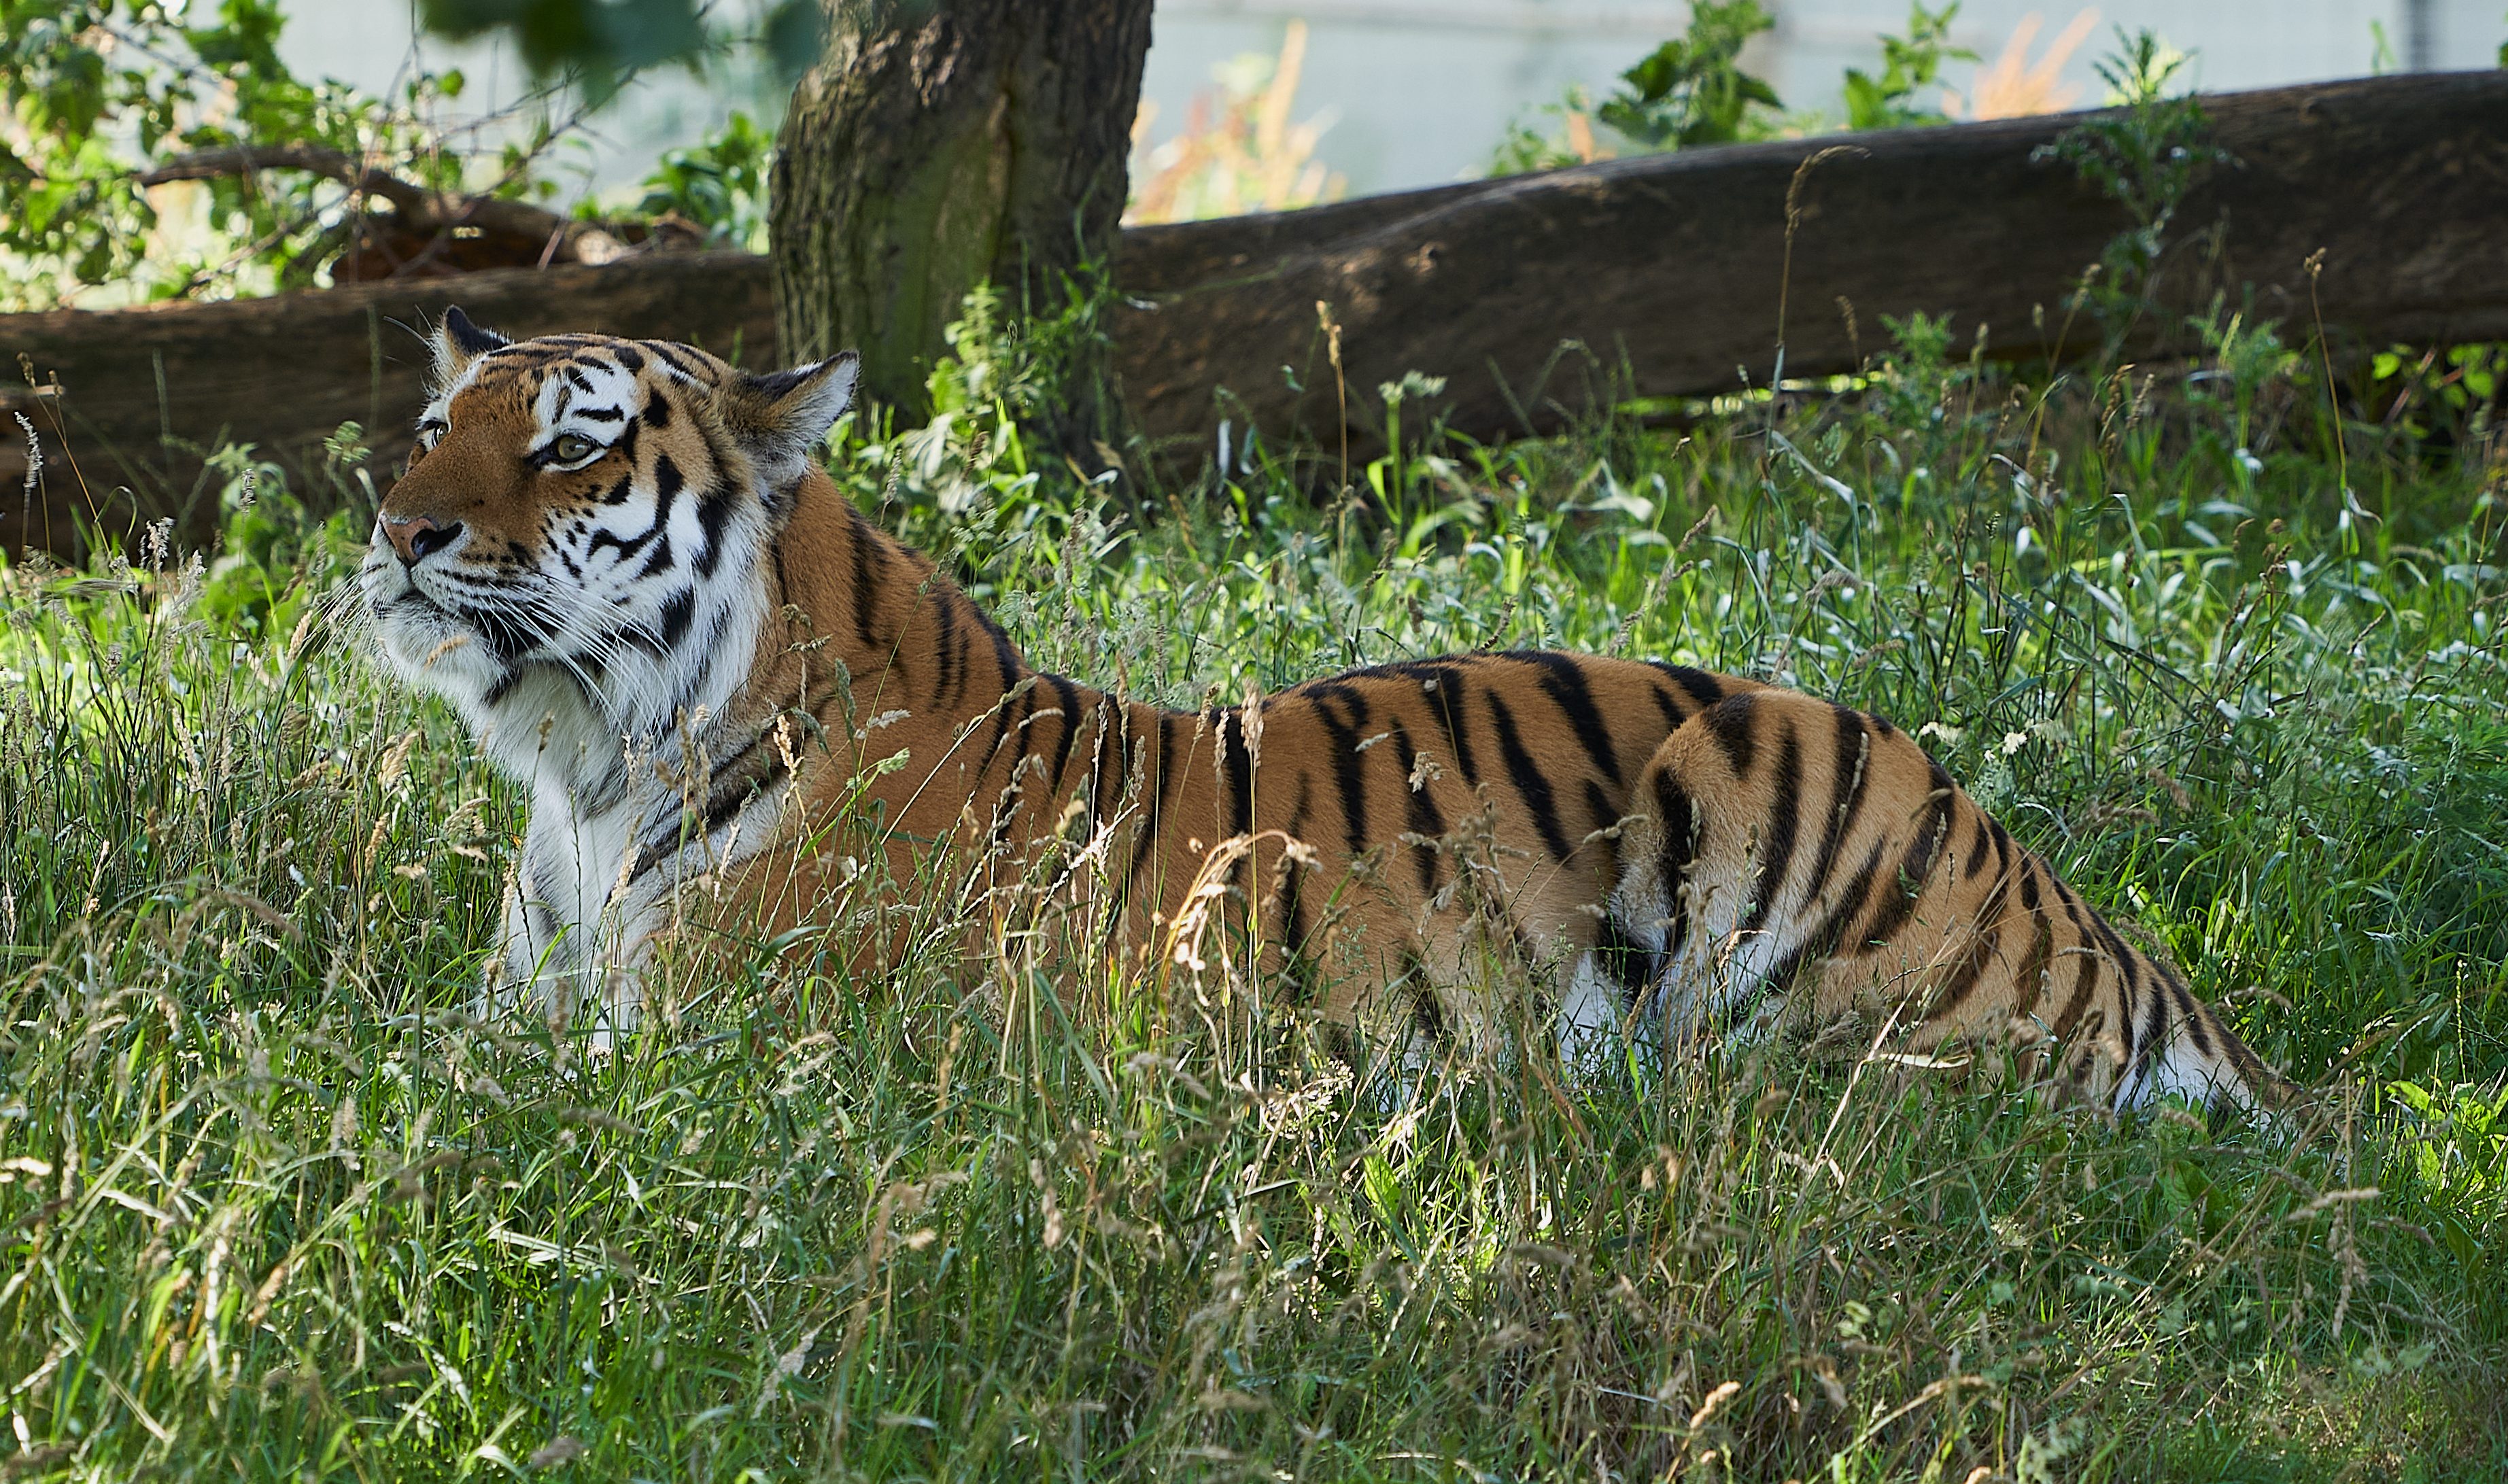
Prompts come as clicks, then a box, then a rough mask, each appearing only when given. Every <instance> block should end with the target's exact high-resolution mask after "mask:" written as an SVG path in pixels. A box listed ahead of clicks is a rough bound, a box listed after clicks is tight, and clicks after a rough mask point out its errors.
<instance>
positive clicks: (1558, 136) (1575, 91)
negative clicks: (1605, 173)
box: [1489, 86, 1594, 175]
mask: <svg viewBox="0 0 2508 1484" xmlns="http://www.w3.org/2000/svg"><path fill="white" fill-rule="evenodd" d="M1593 107H1594V102H1593V99H1592V98H1591V97H1589V96H1587V95H1586V93H1585V90H1584V89H1583V88H1582V87H1576V86H1571V87H1569V88H1568V91H1567V93H1564V94H1562V95H1561V97H1560V99H1559V101H1558V102H1556V103H1543V104H1541V105H1540V106H1539V107H1538V108H1537V109H1536V110H1535V112H1537V113H1540V114H1543V115H1546V116H1548V117H1549V118H1550V119H1552V120H1554V121H1556V123H1555V124H1554V127H1553V128H1552V129H1550V130H1542V129H1538V128H1535V127H1534V126H1533V125H1531V124H1528V123H1526V122H1525V120H1524V119H1523V117H1522V116H1520V115H1519V116H1518V117H1516V118H1514V119H1512V120H1509V121H1508V123H1507V126H1506V132H1505V134H1504V135H1502V136H1501V137H1500V138H1499V140H1498V145H1497V148H1496V149H1495V150H1494V151H1492V152H1491V154H1490V166H1489V172H1490V173H1491V174H1492V175H1522V174H1525V173H1527V172H1528V171H1531V170H1556V169H1564V168H1565V167H1568V166H1571V165H1582V164H1585V163H1586V162H1585V160H1584V158H1583V157H1582V156H1580V155H1578V154H1577V153H1576V150H1575V148H1574V145H1573V142H1572V139H1571V137H1570V135H1569V133H1568V130H1567V128H1566V127H1565V126H1566V124H1567V121H1568V120H1569V119H1570V118H1581V117H1584V116H1586V115H1589V114H1591V113H1592V112H1593Z"/></svg>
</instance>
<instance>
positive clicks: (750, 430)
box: [717, 351, 862, 501]
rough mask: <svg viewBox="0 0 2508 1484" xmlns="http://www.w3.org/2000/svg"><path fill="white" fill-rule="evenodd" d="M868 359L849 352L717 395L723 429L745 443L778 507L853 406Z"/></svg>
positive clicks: (731, 385)
mask: <svg viewBox="0 0 2508 1484" xmlns="http://www.w3.org/2000/svg"><path fill="white" fill-rule="evenodd" d="M861 370H862V358H861V357H860V356H858V355H856V354H855V353H854V352H851V351H847V352H844V353H842V354H840V355H831V356H830V357H829V358H827V359H826V360H822V361H813V362H811V363H810V364H809V365H806V366H795V367H793V369H792V370H790V371H770V372H768V373H767V374H765V375H764V376H750V375H747V374H745V373H744V374H741V375H737V376H735V377H733V378H732V379H731V381H729V382H728V383H726V384H724V386H723V388H722V390H720V391H719V393H717V396H718V398H719V405H720V407H721V409H722V421H723V426H724V427H728V428H729V429H730V430H731V434H732V436H733V437H735V438H737V439H739V440H740V446H741V449H742V450H743V451H744V452H746V453H747V454H748V455H749V462H750V463H751V464H755V465H756V469H757V475H758V478H759V479H760V480H762V481H763V482H764V484H765V486H766V490H767V496H768V499H769V500H770V501H772V500H773V499H774V498H775V497H776V496H777V495H779V494H781V493H782V492H783V491H785V490H787V489H789V488H791V487H792V484H793V480H795V479H798V478H800V477H801V475H802V474H803V473H804V472H805V471H807V470H808V468H809V467H810V462H811V456H812V455H813V454H814V453H815V452H816V451H817V450H818V447H819V440H821V439H822V438H825V437H826V436H827V435H828V429H829V428H830V427H834V426H835V424H836V419H838V418H840V417H843V416H844V413H845V409H846V408H848V407H850V406H852V405H853V400H854V382H855V380H856V379H857V378H858V376H859V375H860V373H861Z"/></svg>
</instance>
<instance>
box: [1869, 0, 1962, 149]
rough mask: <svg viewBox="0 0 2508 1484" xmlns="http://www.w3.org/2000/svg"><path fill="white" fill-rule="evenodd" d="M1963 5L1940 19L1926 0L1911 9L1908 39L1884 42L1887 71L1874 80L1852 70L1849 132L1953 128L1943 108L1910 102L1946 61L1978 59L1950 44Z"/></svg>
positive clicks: (1944, 9) (1917, 1) (1954, 5)
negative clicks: (1929, 126)
mask: <svg viewBox="0 0 2508 1484" xmlns="http://www.w3.org/2000/svg"><path fill="white" fill-rule="evenodd" d="M1958 14H1959V5H1958V3H1957V0H1953V3H1952V4H1949V5H1945V6H1943V7H1942V9H1941V11H1940V13H1939V14H1936V13H1934V12H1932V11H1928V10H1926V9H1925V7H1924V5H1923V4H1922V3H1921V0H1911V3H1910V4H1909V5H1908V7H1907V34H1906V35H1904V36H1884V37H1882V38H1881V60H1882V69H1881V75H1880V76H1879V77H1877V78H1876V77H1873V76H1872V75H1870V74H1869V73H1866V72H1864V71H1863V69H1861V68H1858V67H1849V68H1848V69H1847V70H1846V127H1847V128H1848V129H1850V130H1864V129H1904V128H1907V127H1909V126H1910V125H1917V124H1947V123H1949V122H1950V120H1949V118H1948V117H1947V116H1946V115H1944V114H1943V113H1941V112H1940V111H1939V110H1937V109H1931V108H1920V107H1917V106H1915V105H1914V104H1912V103H1910V102H1909V101H1908V100H1909V99H1910V98H1912V97H1914V96H1915V94H1916V90H1917V89H1919V88H1923V87H1926V86H1928V85H1930V84H1932V83H1933V82H1934V80H1935V79H1936V77H1938V76H1939V75H1940V73H1941V70H1942V63H1943V62H1944V61H1945V60H1951V59H1956V60H1960V61H1974V60H1976V54H1975V53H1974V52H1971V51H1969V50H1968V49H1966V48H1964V47H1954V46H1951V45H1949V44H1948V38H1949V36H1950V30H1951V19H1952V18H1953V17H1956V16H1957V15H1958Z"/></svg>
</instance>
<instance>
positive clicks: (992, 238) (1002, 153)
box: [771, 0, 1151, 457]
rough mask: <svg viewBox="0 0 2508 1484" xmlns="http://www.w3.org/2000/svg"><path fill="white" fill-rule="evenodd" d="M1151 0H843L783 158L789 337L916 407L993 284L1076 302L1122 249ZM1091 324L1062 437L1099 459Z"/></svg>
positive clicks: (835, 4)
mask: <svg viewBox="0 0 2508 1484" xmlns="http://www.w3.org/2000/svg"><path fill="white" fill-rule="evenodd" d="M1150 3H1151V0H919V3H918V0H831V11H832V20H831V25H830V32H829V40H828V44H827V51H826V54H825V56H824V58H823V59H822V61H821V62H820V64H819V66H818V67H817V68H815V69H814V70H813V71H812V72H811V73H810V74H809V75H808V76H807V77H805V78H804V79H803V80H802V82H801V85H800V87H799V88H798V89H796V90H795V91H794V93H793V106H792V109H791V111H790V112H789V113H788V114H786V116H785V122H784V130H783V135H782V138H781V140H780V141H779V148H778V149H777V151H776V157H775V169H774V180H773V190H772V198H773V201H774V206H773V219H772V225H771V238H772V242H773V246H772V256H773V259H774V264H775V290H776V291H775V300H776V315H777V320H778V322H779V323H780V324H781V325H782V327H783V332H784V345H785V349H786V351H787V352H789V354H790V355H791V356H792V357H793V358H794V359H808V358H813V357H817V356H822V355H829V354H832V353H834V352H837V351H840V350H848V349H850V350H855V351H859V352H861V353H862V357H863V387H864V390H865V391H866V392H867V395H869V396H870V397H871V398H872V399H874V400H876V401H878V402H881V403H884V404H886V405H888V406H890V407H893V408H895V409H896V410H897V411H898V413H899V414H900V415H901V416H903V417H905V418H907V419H919V418H920V417H922V416H924V415H925V414H926V413H927V412H928V411H929V403H928V399H927V393H926V387H925V379H926V378H927V377H928V376H929V375H930V373H931V370H932V367H933V364H934V363H935V362H936V361H937V360H939V359H940V356H942V355H943V354H945V353H946V346H945V342H944V341H943V338H942V332H943V330H944V329H946V327H947V326H948V325H949V324H950V323H951V322H952V321H954V320H956V319H957V318H958V317H959V315H960V311H961V305H962V304H963V302H964V301H965V299H966V296H967V294H968V292H969V291H970V290H972V289H974V288H975V287H976V286H977V284H978V283H981V282H985V281H990V282H991V283H992V284H993V285H994V286H995V287H996V288H997V289H999V290H1000V292H1001V294H1002V297H1003V301H1004V305H1005V307H1006V309H1007V310H1008V311H1010V312H1011V314H1012V315H1018V314H1021V313H1025V314H1032V315H1039V316H1043V317H1049V318H1050V317H1051V316H1053V315H1056V314H1057V313H1058V312H1060V311H1062V310H1063V309H1064V308H1065V306H1066V304H1067V303H1068V300H1067V297H1066V294H1067V290H1066V287H1065V285H1066V281H1067V280H1071V279H1074V278H1080V277H1081V276H1083V275H1085V274H1086V273H1088V271H1090V270H1091V269H1101V270H1102V268H1103V266H1104V265H1105V264H1107V263H1108V261H1109V260H1110V259H1111V258H1112V257H1113V256H1114V248H1115V239H1116V231H1117V225H1118V223H1119V222H1120V221H1121V219H1122V216H1123V211H1124V199H1125V189H1126V154H1127V152H1128V150H1129V148H1130V134H1131V127H1132V117H1133V114H1134V113H1135V111H1136V110H1137V108H1138V105H1139V101H1140V91H1141V64H1142V59H1143V57H1144V56H1147V55H1148V52H1149V44H1150ZM1081 339H1082V341H1083V343H1082V344H1080V345H1078V346H1075V347H1073V348H1071V349H1072V350H1073V351H1074V352H1077V358H1078V360H1079V361H1080V362H1081V363H1080V364H1078V365H1072V366H1066V367H1065V368H1064V369H1065V371H1066V373H1069V374H1067V375H1066V377H1065V380H1066V381H1067V382H1069V383H1071V384H1073V385H1072V389H1071V392H1070V394H1071V395H1072V396H1074V397H1076V398H1077V399H1078V400H1079V401H1080V402H1081V403H1082V404H1083V405H1076V406H1073V407H1071V408H1069V409H1068V411H1067V415H1066V416H1064V417H1062V418H1060V419H1058V420H1057V421H1058V422H1060V423H1063V424H1067V425H1068V426H1066V427H1058V428H1057V429H1055V432H1054V436H1055V438H1056V440H1057V441H1058V442H1061V443H1062V444H1063V445H1064V446H1065V447H1066V448H1067V449H1073V450H1076V451H1078V452H1080V453H1082V454H1083V455H1084V457H1087V456H1088V449H1089V448H1090V446H1091V445H1092V444H1093V442H1094V441H1095V439H1097V438H1098V437H1100V436H1103V435H1104V433H1105V431H1106V430H1107V429H1108V428H1109V427H1112V426H1113V422H1112V420H1111V418H1110V416H1109V414H1110V413H1111V411H1112V408H1111V407H1110V406H1108V405H1105V403H1106V401H1107V400H1108V399H1109V398H1110V396H1111V393H1109V392H1107V383H1108V378H1107V377H1106V376H1105V375H1104V374H1103V368H1104V362H1103V351H1102V342H1100V341H1098V340H1095V339H1093V338H1091V337H1086V336H1084V337H1081ZM1092 362H1093V363H1092ZM1088 403H1096V404H1097V405H1087V404H1088Z"/></svg>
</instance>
